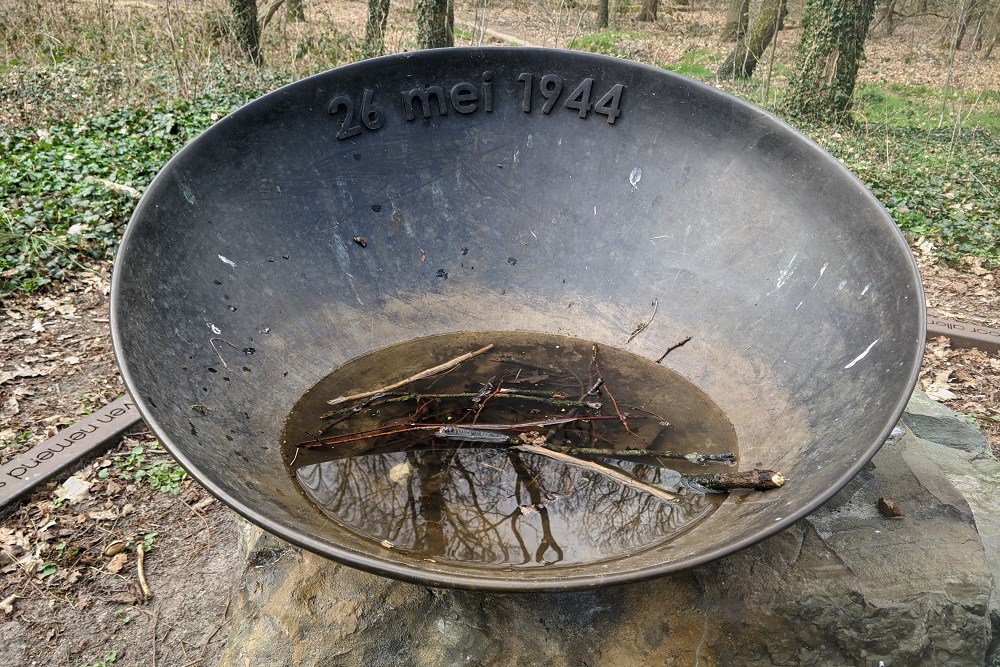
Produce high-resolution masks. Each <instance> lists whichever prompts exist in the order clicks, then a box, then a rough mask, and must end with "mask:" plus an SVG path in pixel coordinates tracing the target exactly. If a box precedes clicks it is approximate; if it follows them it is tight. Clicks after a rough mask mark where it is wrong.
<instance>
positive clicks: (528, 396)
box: [320, 389, 601, 432]
mask: <svg viewBox="0 0 1000 667" xmlns="http://www.w3.org/2000/svg"><path fill="white" fill-rule="evenodd" d="M545 394H547V395H543V394H542V393H535V392H530V391H529V390H526V389H500V390H499V391H497V392H495V393H494V394H492V395H491V396H489V397H488V398H520V399H522V400H525V401H535V402H538V403H544V404H546V405H553V406H556V407H561V408H590V409H591V410H599V409H600V408H601V404H600V403H599V402H597V401H570V400H566V399H562V398H559V396H561V394H556V393H555V392H545ZM477 396H479V394H475V393H472V392H460V393H456V394H388V393H384V394H376V395H375V396H373V397H371V398H369V399H367V400H365V401H362V402H361V403H358V404H357V405H354V406H353V407H350V408H346V409H340V410H331V411H330V412H327V413H326V414H324V415H322V416H321V417H320V419H330V418H332V417H340V419H337V420H336V421H334V422H332V423H331V424H328V425H327V427H326V428H324V429H323V432H326V431H328V430H329V429H330V427H331V426H335V425H337V424H339V423H341V422H343V421H346V420H347V419H349V418H350V417H352V416H353V415H354V414H357V413H358V412H360V411H361V410H363V409H365V408H366V407H368V406H369V405H371V404H372V403H374V402H375V401H378V400H379V399H385V400H383V401H381V403H405V402H407V401H423V400H433V399H445V400H454V399H460V398H473V399H474V398H476V397H477ZM344 415H346V416H344Z"/></svg>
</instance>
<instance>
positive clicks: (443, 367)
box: [327, 343, 493, 405]
mask: <svg viewBox="0 0 1000 667" xmlns="http://www.w3.org/2000/svg"><path fill="white" fill-rule="evenodd" d="M492 349H493V343H490V344H489V345H486V346H485V347H481V348H479V349H478V350H475V351H473V352H466V353H465V354H461V355H459V356H457V357H455V358H454V359H451V360H450V361H446V362H444V363H443V364H439V365H437V366H434V367H433V368H428V369H427V370H423V371H420V372H419V373H417V374H416V375H411V376H410V377H408V378H406V379H405V380H400V381H399V382H395V383H393V384H390V385H388V386H385V387H379V388H378V389H373V390H371V391H363V392H361V393H360V394H352V395H350V396H338V397H337V398H331V399H330V400H329V401H327V403H329V404H330V405H340V404H341V403H346V402H347V401H359V400H361V399H362V398H368V397H369V396H374V395H375V394H381V393H384V392H387V391H392V390H393V389H399V388H400V387H402V386H404V385H407V384H409V383H411V382H415V381H417V380H423V379H424V378H427V377H431V376H432V375H437V374H438V373H443V372H444V371H447V370H451V369H452V368H454V367H455V366H458V365H459V364H460V363H462V362H463V361H467V360H469V359H472V358H473V357H476V356H479V355H480V354H483V353H484V352H489V351H490V350H492Z"/></svg>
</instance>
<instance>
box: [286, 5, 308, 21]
mask: <svg viewBox="0 0 1000 667" xmlns="http://www.w3.org/2000/svg"><path fill="white" fill-rule="evenodd" d="M285 1H286V2H287V3H288V6H287V7H285V19H286V20H288V21H305V20H306V4H305V0H285Z"/></svg>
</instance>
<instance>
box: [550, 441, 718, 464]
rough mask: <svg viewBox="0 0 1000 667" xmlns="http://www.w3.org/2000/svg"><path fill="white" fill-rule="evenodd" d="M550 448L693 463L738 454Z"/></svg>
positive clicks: (584, 454) (605, 448)
mask: <svg viewBox="0 0 1000 667" xmlns="http://www.w3.org/2000/svg"><path fill="white" fill-rule="evenodd" d="M547 446H548V447H549V449H552V450H554V451H557V452H562V453H564V454H569V455H570V456H606V457H609V458H633V457H637V456H641V457H647V456H648V457H650V458H657V459H675V460H680V461H690V462H691V463H726V464H732V463H735V462H736V455H735V454H733V453H731V452H726V453H723V454H699V453H697V452H692V453H690V454H681V453H679V452H660V451H657V450H655V449H614V448H611V447H560V446H559V445H547Z"/></svg>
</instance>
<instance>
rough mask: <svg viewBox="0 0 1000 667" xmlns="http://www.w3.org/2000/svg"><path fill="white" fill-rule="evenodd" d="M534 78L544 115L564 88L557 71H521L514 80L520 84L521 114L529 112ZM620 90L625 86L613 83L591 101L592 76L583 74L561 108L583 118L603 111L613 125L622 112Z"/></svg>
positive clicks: (533, 90) (557, 99)
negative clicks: (540, 75)
mask: <svg viewBox="0 0 1000 667" xmlns="http://www.w3.org/2000/svg"><path fill="white" fill-rule="evenodd" d="M536 78H538V92H539V93H541V95H542V97H543V98H544V99H545V102H544V103H543V104H542V113H546V114H547V113H549V112H550V111H552V108H553V107H554V106H555V105H556V103H558V102H559V96H560V95H562V92H563V89H564V87H565V86H564V85H563V79H562V77H561V76H559V75H558V74H546V75H544V76H542V77H540V78H539V77H536V75H534V74H532V73H531V72H521V74H520V76H518V77H517V80H518V81H520V82H521V84H522V85H523V86H524V94H523V96H522V97H521V111H523V112H524V113H531V108H532V101H533V97H534V92H535V79H536ZM624 90H625V86H623V85H622V84H620V83H616V84H615V85H614V86H612V87H611V90H609V91H608V92H606V93H605V94H604V95H603V96H602V97H601V98H600V99H599V100H597V102H595V103H593V104H591V98H592V96H593V93H594V79H593V78H591V77H587V78H586V79H584V80H583V81H581V82H580V83H579V85H577V86H576V88H574V89H573V92H571V93H570V94H569V97H567V98H566V100H565V101H564V102H563V103H562V105H563V108H566V109H570V110H571V111H576V112H577V115H578V116H579V117H580V118H586V117H587V114H588V113H590V112H591V111H593V112H594V113H597V114H603V115H604V116H606V117H607V119H608V123H609V124H611V125H614V122H615V119H617V118H618V117H619V116H621V115H622V112H621V108H620V107H621V101H622V92H624Z"/></svg>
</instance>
